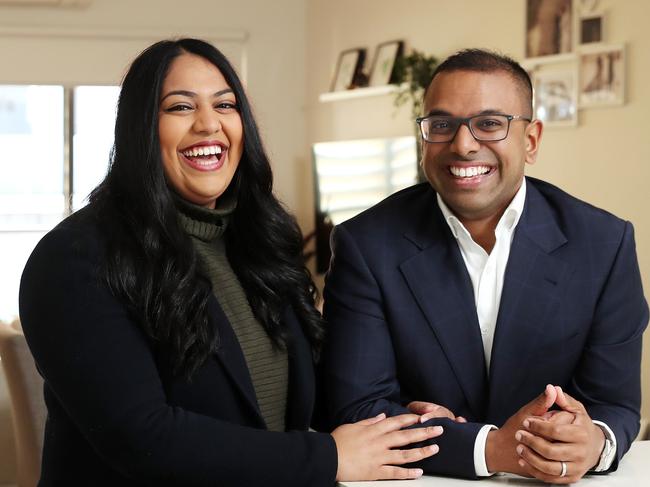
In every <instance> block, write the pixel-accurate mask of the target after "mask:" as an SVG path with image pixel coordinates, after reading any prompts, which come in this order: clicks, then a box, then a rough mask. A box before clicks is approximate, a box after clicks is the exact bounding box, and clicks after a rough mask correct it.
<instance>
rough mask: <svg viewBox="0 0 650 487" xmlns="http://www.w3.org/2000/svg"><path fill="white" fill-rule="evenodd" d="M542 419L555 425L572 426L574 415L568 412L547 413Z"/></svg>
mask: <svg viewBox="0 0 650 487" xmlns="http://www.w3.org/2000/svg"><path fill="white" fill-rule="evenodd" d="M542 417H543V418H544V419H546V420H548V421H550V422H551V423H556V424H572V423H573V422H574V421H575V419H576V415H575V414H573V413H570V412H569V411H549V412H548V413H546V414H545V415H544V416H542Z"/></svg>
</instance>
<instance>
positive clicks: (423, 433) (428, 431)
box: [385, 426, 443, 448]
mask: <svg viewBox="0 0 650 487" xmlns="http://www.w3.org/2000/svg"><path fill="white" fill-rule="evenodd" d="M442 431H443V430H442V426H428V427H426V428H413V429H408V430H400V431H393V432H391V433H388V434H386V436H385V439H386V442H385V445H386V446H387V448H395V447H400V446H406V445H410V444H412V443H418V442H420V441H426V440H430V439H431V438H436V437H438V436H440V435H441V434H442Z"/></svg>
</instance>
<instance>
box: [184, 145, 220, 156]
mask: <svg viewBox="0 0 650 487" xmlns="http://www.w3.org/2000/svg"><path fill="white" fill-rule="evenodd" d="M181 154H183V155H184V156H185V157H198V156H214V155H217V156H218V155H221V146H220V145H210V146H207V145H206V146H202V147H194V148H192V149H187V150H184V151H182V152H181Z"/></svg>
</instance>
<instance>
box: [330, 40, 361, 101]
mask: <svg viewBox="0 0 650 487" xmlns="http://www.w3.org/2000/svg"><path fill="white" fill-rule="evenodd" d="M365 59H366V50H365V49H363V48H356V49H347V50H345V51H343V52H342V53H341V54H339V60H338V62H337V63H336V71H335V72H334V79H333V80H332V85H331V88H330V91H344V90H349V89H351V88H354V87H355V81H356V80H357V79H358V78H359V75H360V74H361V70H362V68H363V63H364V61H365Z"/></svg>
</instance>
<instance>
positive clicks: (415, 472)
mask: <svg viewBox="0 0 650 487" xmlns="http://www.w3.org/2000/svg"><path fill="white" fill-rule="evenodd" d="M423 473H424V471H423V470H422V469H421V468H403V467H395V466H393V465H384V466H383V467H381V468H380V469H379V475H380V476H379V477H378V478H377V480H388V479H396V480H407V479H418V478H420V477H422V474H423Z"/></svg>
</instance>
